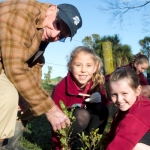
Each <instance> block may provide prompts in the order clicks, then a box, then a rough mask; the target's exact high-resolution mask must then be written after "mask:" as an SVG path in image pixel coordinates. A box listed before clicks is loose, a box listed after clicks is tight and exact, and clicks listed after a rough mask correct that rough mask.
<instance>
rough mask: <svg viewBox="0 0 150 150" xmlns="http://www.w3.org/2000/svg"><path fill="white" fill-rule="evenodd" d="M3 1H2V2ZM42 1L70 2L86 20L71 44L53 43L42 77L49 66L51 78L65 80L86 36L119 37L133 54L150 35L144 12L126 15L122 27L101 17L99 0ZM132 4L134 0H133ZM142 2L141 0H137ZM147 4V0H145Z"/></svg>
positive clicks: (53, 1) (104, 15)
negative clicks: (72, 55) (69, 61)
mask: <svg viewBox="0 0 150 150" xmlns="http://www.w3.org/2000/svg"><path fill="white" fill-rule="evenodd" d="M0 1H1V0H0ZM39 1H40V2H46V3H52V4H56V5H58V4H61V3H69V4H72V5H75V6H76V7H77V8H78V10H79V12H80V14H81V16H82V20H83V25H82V27H81V28H80V29H79V30H78V32H77V34H76V35H75V36H74V37H73V40H72V41H71V42H70V38H68V39H67V40H66V42H65V43H61V42H55V43H50V44H49V45H48V47H47V49H46V52H45V54H44V55H45V60H46V64H45V65H44V67H43V74H44V73H47V71H48V66H51V67H52V74H51V77H52V78H54V77H58V76H61V77H64V76H66V74H67V67H66V64H67V58H68V56H69V55H70V52H71V51H72V50H73V49H74V48H75V47H77V46H80V45H82V42H81V41H82V39H84V37H85V36H91V35H92V34H99V35H100V37H102V36H107V35H110V36H113V35H114V34H118V36H119V38H120V40H121V43H122V44H128V45H130V46H131V48H132V53H133V54H136V53H138V52H139V51H140V45H139V44H138V42H139V40H140V39H143V38H144V37H145V36H149V35H150V33H149V32H144V31H143V28H144V27H143V23H142V18H143V13H144V11H145V10H144V9H141V11H132V12H131V13H127V14H126V15H125V17H124V21H123V23H122V24H121V26H120V24H119V23H118V22H117V21H111V22H110V14H109V15H108V14H107V15H106V14H102V12H100V10H99V9H98V6H100V5H101V6H102V5H104V4H103V3H102V2H101V1H100V0H87V1H85V0H50V1H48V0H39ZM131 1H132V0H131ZM137 1H140V0H137ZM143 1H145V0H143Z"/></svg>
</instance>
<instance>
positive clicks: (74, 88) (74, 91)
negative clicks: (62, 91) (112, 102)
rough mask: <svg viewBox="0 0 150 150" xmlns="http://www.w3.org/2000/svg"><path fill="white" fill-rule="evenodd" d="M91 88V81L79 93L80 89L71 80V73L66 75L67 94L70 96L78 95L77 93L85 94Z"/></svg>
mask: <svg viewBox="0 0 150 150" xmlns="http://www.w3.org/2000/svg"><path fill="white" fill-rule="evenodd" d="M91 86H92V81H90V82H89V83H88V84H87V85H86V86H85V89H84V90H83V91H82V92H81V89H80V88H79V87H78V86H77V85H76V83H75V82H74V79H73V75H72V73H71V72H68V74H67V92H68V93H69V94H71V95H79V93H85V94H86V93H87V92H88V90H89V89H90V88H91Z"/></svg>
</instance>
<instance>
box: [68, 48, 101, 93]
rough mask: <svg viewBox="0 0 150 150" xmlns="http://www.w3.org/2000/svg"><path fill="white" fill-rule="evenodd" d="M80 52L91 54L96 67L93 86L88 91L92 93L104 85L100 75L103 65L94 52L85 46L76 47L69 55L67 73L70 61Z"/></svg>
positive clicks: (69, 68) (70, 64)
mask: <svg viewBox="0 0 150 150" xmlns="http://www.w3.org/2000/svg"><path fill="white" fill-rule="evenodd" d="M80 52H84V53H88V54H91V55H92V58H93V60H94V62H95V64H96V65H97V69H96V71H95V73H94V74H93V77H92V82H93V85H92V87H91V89H90V91H93V90H94V89H95V87H97V86H99V84H104V76H103V74H102V73H101V68H102V66H103V64H102V61H101V59H100V57H99V56H98V55H97V54H96V53H95V52H94V50H91V49H90V48H88V47H86V46H78V47H76V48H75V49H74V50H73V51H72V53H71V54H70V59H69V61H68V64H67V66H68V70H69V71H70V70H71V66H72V61H73V60H74V58H75V57H76V56H77V55H78V54H79V53H80Z"/></svg>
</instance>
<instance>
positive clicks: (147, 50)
mask: <svg viewBox="0 0 150 150" xmlns="http://www.w3.org/2000/svg"><path fill="white" fill-rule="evenodd" d="M139 44H140V46H141V52H143V53H144V55H146V56H147V57H148V58H149V57H150V37H148V36H146V37H144V39H141V40H140V41H139Z"/></svg>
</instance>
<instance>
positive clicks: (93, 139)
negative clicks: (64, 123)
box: [79, 128, 102, 150]
mask: <svg viewBox="0 0 150 150" xmlns="http://www.w3.org/2000/svg"><path fill="white" fill-rule="evenodd" d="M98 130H99V129H98V128H97V129H95V130H94V129H92V130H91V132H90V134H89V135H85V133H84V132H82V133H81V134H79V136H80V138H81V140H82V141H83V142H84V145H85V146H84V147H83V148H81V150H85V149H88V150H95V149H96V148H98V147H100V140H101V137H102V135H101V134H98V133H97V132H98Z"/></svg>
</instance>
